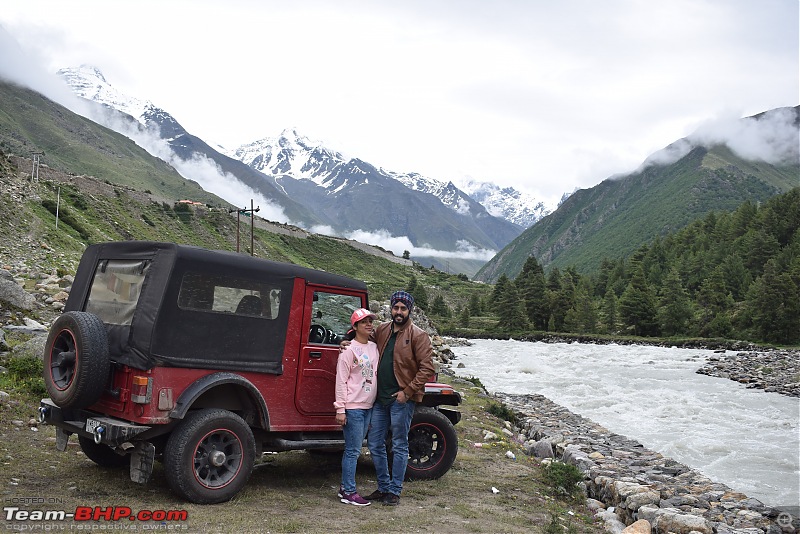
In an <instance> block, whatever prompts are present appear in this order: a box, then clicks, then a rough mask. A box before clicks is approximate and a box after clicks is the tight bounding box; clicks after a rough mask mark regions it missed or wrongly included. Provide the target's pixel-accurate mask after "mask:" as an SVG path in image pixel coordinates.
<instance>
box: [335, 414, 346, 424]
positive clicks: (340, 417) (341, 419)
mask: <svg viewBox="0 0 800 534" xmlns="http://www.w3.org/2000/svg"><path fill="white" fill-rule="evenodd" d="M336 424H337V425H342V426H344V425H346V424H347V414H344V413H337V414H336Z"/></svg>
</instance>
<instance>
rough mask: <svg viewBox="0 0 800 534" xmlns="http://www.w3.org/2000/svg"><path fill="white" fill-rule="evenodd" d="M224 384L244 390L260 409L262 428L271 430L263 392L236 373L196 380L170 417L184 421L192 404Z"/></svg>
mask: <svg viewBox="0 0 800 534" xmlns="http://www.w3.org/2000/svg"><path fill="white" fill-rule="evenodd" d="M222 384H233V385H236V386H241V387H242V388H244V390H245V391H246V392H247V393H248V394H249V396H250V398H251V399H252V400H253V401H254V403H255V405H256V407H257V409H258V420H259V423H260V424H261V427H262V428H264V429H265V430H267V429H269V410H268V409H267V403H266V401H265V400H264V397H263V396H262V395H261V392H260V391H259V390H258V388H257V387H256V386H254V385H253V383H252V382H250V381H249V380H247V379H246V378H244V377H242V376H240V375H237V374H235V373H212V374H210V375H206V376H204V377H203V378H200V379H199V380H196V381H195V382H193V383H192V385H190V386H189V387H188V388H186V389H185V390H184V391H183V393H181V396H180V397H179V398H178V401H177V402H176V403H175V408H173V409H172V411H171V412H170V413H169V416H170V417H171V418H172V419H183V418H184V417H185V416H186V414H187V412H188V411H189V408H191V406H192V404H194V402H195V401H196V400H197V399H198V398H199V397H200V396H201V395H202V394H203V393H205V392H206V391H209V390H210V389H212V388H215V387H217V386H220V385H222Z"/></svg>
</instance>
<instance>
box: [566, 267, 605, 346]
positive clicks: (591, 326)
mask: <svg viewBox="0 0 800 534" xmlns="http://www.w3.org/2000/svg"><path fill="white" fill-rule="evenodd" d="M589 289H590V288H589V282H588V281H586V280H581V281H580V282H579V283H578V287H576V288H575V298H574V300H573V305H572V307H571V308H570V309H569V310H568V311H567V314H566V317H565V319H564V326H565V328H566V330H567V331H568V332H577V333H578V334H594V333H596V332H597V307H596V306H595V303H594V301H593V300H592V298H591V295H590V294H589Z"/></svg>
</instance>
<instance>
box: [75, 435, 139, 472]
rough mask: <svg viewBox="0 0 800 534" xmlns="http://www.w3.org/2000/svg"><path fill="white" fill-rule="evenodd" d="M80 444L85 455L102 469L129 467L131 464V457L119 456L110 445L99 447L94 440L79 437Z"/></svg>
mask: <svg viewBox="0 0 800 534" xmlns="http://www.w3.org/2000/svg"><path fill="white" fill-rule="evenodd" d="M78 444H79V445H80V446H81V450H82V451H83V454H85V455H86V457H87V458H89V459H90V460H91V461H93V462H94V463H96V464H97V465H99V466H100V467H108V468H113V469H116V468H119V467H128V466H129V465H130V464H131V457H130V456H129V455H127V454H126V455H119V454H117V453H116V452H114V451H113V450H112V449H111V447H109V446H108V445H102V444H100V445H98V444H97V443H95V442H94V439H92V438H87V437H84V436H78Z"/></svg>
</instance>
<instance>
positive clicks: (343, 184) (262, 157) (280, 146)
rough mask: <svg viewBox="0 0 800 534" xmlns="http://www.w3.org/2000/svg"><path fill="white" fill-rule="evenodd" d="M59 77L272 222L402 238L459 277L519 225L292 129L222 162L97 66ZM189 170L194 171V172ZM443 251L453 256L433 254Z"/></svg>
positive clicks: (428, 181)
mask: <svg viewBox="0 0 800 534" xmlns="http://www.w3.org/2000/svg"><path fill="white" fill-rule="evenodd" d="M59 74H60V75H61V76H62V78H63V79H64V80H65V81H66V82H67V83H68V84H69V86H70V87H71V88H72V89H73V91H74V92H75V93H76V94H78V95H79V96H81V97H83V98H85V99H87V100H91V101H92V102H95V103H96V104H97V105H101V106H104V107H105V108H109V109H112V110H115V112H120V113H124V114H125V116H127V120H128V121H131V120H133V121H136V122H137V123H138V124H140V125H141V128H143V129H144V130H145V131H147V132H150V133H152V134H154V135H156V136H157V137H160V138H161V139H162V140H164V141H166V142H167V143H168V144H169V146H170V148H171V149H172V150H173V151H174V155H175V156H177V158H180V160H181V161H184V162H194V161H196V160H198V159H200V160H203V161H207V162H212V164H213V165H215V166H216V168H217V171H218V172H217V173H212V174H214V175H215V176H217V178H214V180H217V181H218V182H226V183H225V184H220V187H215V186H216V185H217V184H215V183H211V182H209V179H208V177H204V179H205V180H206V181H204V182H203V183H202V184H201V185H202V186H203V187H204V188H205V189H207V190H209V191H211V192H214V193H217V194H219V195H220V196H222V197H223V198H226V200H228V201H229V202H231V203H232V204H234V205H238V204H239V203H241V200H242V199H241V198H236V199H233V198H227V197H226V196H225V194H223V193H222V192H223V191H226V190H228V189H229V187H228V186H230V185H231V184H230V182H231V180H238V181H239V182H241V184H244V185H246V186H247V187H249V188H251V189H252V190H253V191H254V192H255V193H257V194H259V195H262V196H263V198H264V199H266V201H267V202H268V203H272V204H276V205H278V206H279V207H280V210H281V212H282V213H283V214H284V215H285V216H286V219H283V220H279V219H278V220H279V222H291V223H293V224H297V225H300V226H303V227H306V228H309V229H312V230H315V231H325V232H327V233H334V234H336V235H341V236H345V237H353V238H358V236H359V235H362V234H359V232H361V233H366V234H370V235H383V236H388V237H389V238H390V239H395V240H397V239H399V243H401V244H400V245H399V246H401V247H402V246H407V245H403V244H402V243H403V242H404V241H403V240H406V241H405V242H406V243H410V247H409V248H412V249H415V250H417V251H418V253H417V254H416V255H417V257H414V256H412V258H414V259H419V261H420V262H422V261H423V260H422V258H425V260H424V261H426V262H427V261H428V260H429V259H433V260H434V261H432V262H431V263H433V264H437V263H438V260H437V259H436V258H437V257H438V258H439V259H441V258H447V260H446V261H445V260H442V261H441V263H438V266H440V267H441V266H442V265H443V264H445V263H447V265H448V268H449V266H450V265H451V264H452V263H454V262H457V261H464V262H469V261H472V262H477V264H476V265H469V266H467V265H464V266H463V267H464V269H463V271H462V272H470V271H471V272H474V271H475V270H477V267H479V266H480V265H481V264H482V263H483V262H484V261H486V259H488V257H489V256H490V255H491V254H492V253H493V252H492V251H495V250H499V249H500V248H502V247H503V246H505V245H506V244H507V243H509V242H510V241H511V240H512V239H514V238H515V237H516V236H517V235H519V234H520V233H521V232H522V230H524V226H521V225H519V224H517V223H516V222H511V221H510V220H507V219H505V218H504V217H502V216H501V217H498V216H494V215H492V214H490V213H489V212H488V211H487V209H486V208H485V207H484V206H483V205H481V204H480V203H479V202H478V201H476V200H475V199H474V198H472V197H470V196H469V195H468V194H466V193H465V192H464V191H462V190H460V189H459V188H457V187H456V186H455V185H454V184H453V183H450V182H441V181H438V180H435V179H432V178H429V177H424V176H421V175H419V174H416V173H398V172H393V171H388V170H385V169H381V168H377V167H375V166H374V165H372V164H370V163H368V162H366V161H363V160H361V159H358V158H350V157H346V156H344V155H342V154H341V153H339V152H337V151H335V150H332V149H331V148H330V147H327V146H325V145H324V144H323V143H320V142H315V141H311V140H310V139H309V138H307V137H304V136H302V135H300V134H299V133H298V132H297V131H296V130H295V129H287V130H284V131H283V132H282V133H281V135H279V136H278V137H275V138H265V139H261V140H258V141H255V142H253V143H249V144H247V145H243V146H241V147H239V148H238V149H236V150H234V151H231V152H227V153H226V154H223V153H221V152H220V151H219V150H217V149H216V148H212V147H211V146H209V145H208V144H207V143H206V142H205V141H203V140H202V139H199V138H197V137H195V136H193V135H191V134H190V133H188V132H187V131H186V130H185V129H184V128H183V127H182V126H181V125H180V124H179V123H178V122H177V121H176V120H175V119H174V118H173V117H172V116H171V115H170V114H169V113H167V112H166V111H165V110H163V109H161V108H158V107H156V106H155V105H153V104H152V103H151V102H150V101H147V100H143V99H138V98H131V97H128V96H126V95H124V94H122V93H121V92H119V91H117V90H116V89H115V88H114V87H113V86H112V85H111V84H109V83H108V81H107V80H106V79H105V77H104V76H103V74H102V73H101V72H100V71H99V70H98V69H96V68H93V67H90V66H85V65H84V66H81V67H79V68H73V69H62V70H61V71H59ZM154 155H157V156H158V157H161V156H160V155H159V154H154ZM176 161H178V160H176V159H174V158H173V159H170V161H169V163H171V164H172V165H173V166H176V168H179V167H180V165H177V164H176ZM190 171H192V172H194V171H193V170H192V169H191V167H190ZM184 176H185V177H186V178H187V179H196V178H194V176H199V175H198V174H197V173H196V172H194V174H193V175H192V174H190V175H184ZM514 202H516V203H518V200H514ZM498 213H500V212H499V211H498ZM323 228H324V229H325V230H322V229H323ZM316 229H319V230H316ZM354 236H355V237H354ZM393 243H394V242H393ZM391 246H392V247H393V248H394V247H396V246H398V245H396V244H392V245H391ZM427 251H430V256H429V255H428V254H426V252H427ZM395 252H396V253H397V254H399V253H401V252H402V250H396V251H395ZM442 252H444V253H446V254H450V255H445V256H441V255H439V256H437V255H436V254H438V253H442ZM453 254H455V255H453ZM487 254H488V255H489V256H487ZM470 258H471V259H470ZM461 268H462V265H459V266H458V269H461Z"/></svg>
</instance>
